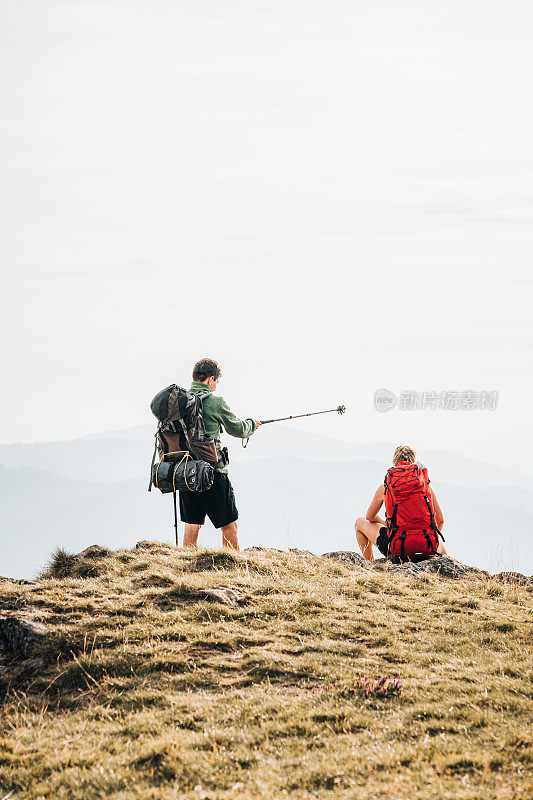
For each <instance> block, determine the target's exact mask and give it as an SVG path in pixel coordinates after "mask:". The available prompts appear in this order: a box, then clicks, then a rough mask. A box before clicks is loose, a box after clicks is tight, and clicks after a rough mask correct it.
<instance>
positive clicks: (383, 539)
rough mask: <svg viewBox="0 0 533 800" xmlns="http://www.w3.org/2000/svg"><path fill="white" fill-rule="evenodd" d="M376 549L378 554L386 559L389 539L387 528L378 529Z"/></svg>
mask: <svg viewBox="0 0 533 800" xmlns="http://www.w3.org/2000/svg"><path fill="white" fill-rule="evenodd" d="M376 547H377V548H378V550H379V552H380V553H381V554H382V555H384V556H385V558H387V556H388V555H389V537H388V536H387V528H385V527H382V528H380V529H379V536H378V538H377V539H376Z"/></svg>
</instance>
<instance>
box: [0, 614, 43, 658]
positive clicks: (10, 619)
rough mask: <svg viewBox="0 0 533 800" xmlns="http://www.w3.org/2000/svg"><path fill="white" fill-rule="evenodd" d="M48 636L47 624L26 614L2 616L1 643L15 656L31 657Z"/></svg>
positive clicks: (0, 621) (0, 627) (0, 625)
mask: <svg viewBox="0 0 533 800" xmlns="http://www.w3.org/2000/svg"><path fill="white" fill-rule="evenodd" d="M45 636H46V625H44V624H43V623H42V622H38V621H37V620H36V619H33V618H32V617H30V616H27V615H25V614H9V615H8V614H6V615H3V616H0V643H1V644H2V645H3V647H4V649H5V650H6V651H7V652H9V653H12V654H13V655H15V656H21V657H22V658H25V659H27V658H30V657H31V656H32V655H33V653H34V651H35V649H36V648H37V647H38V645H39V644H40V643H41V642H42V640H43V639H44V637H45Z"/></svg>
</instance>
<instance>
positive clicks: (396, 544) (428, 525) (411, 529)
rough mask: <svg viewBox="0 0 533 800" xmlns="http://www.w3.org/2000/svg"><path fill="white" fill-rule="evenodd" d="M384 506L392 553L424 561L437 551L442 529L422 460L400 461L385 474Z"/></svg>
mask: <svg viewBox="0 0 533 800" xmlns="http://www.w3.org/2000/svg"><path fill="white" fill-rule="evenodd" d="M384 485H385V509H386V513H387V536H388V539H389V554H390V555H393V556H396V557H397V558H400V559H401V560H402V561H422V560H423V559H425V558H429V557H430V556H432V555H434V554H435V553H436V552H437V549H438V547H439V536H440V537H441V538H442V540H443V541H444V537H443V536H442V534H441V533H440V532H439V530H438V528H437V525H436V523H435V509H434V508H433V499H432V497H431V491H430V488H429V478H428V471H427V469H426V468H425V467H424V466H422V464H419V463H416V464H411V463H409V462H408V461H400V462H398V464H396V466H394V467H391V468H390V469H389V470H388V472H387V474H386V475H385V481H384Z"/></svg>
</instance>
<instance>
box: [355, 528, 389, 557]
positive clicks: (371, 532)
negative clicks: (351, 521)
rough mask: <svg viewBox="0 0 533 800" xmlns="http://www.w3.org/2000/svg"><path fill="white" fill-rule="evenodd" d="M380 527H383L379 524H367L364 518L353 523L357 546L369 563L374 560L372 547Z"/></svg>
mask: <svg viewBox="0 0 533 800" xmlns="http://www.w3.org/2000/svg"><path fill="white" fill-rule="evenodd" d="M382 527H383V526H382V524H381V522H369V521H368V520H367V519H365V518H364V517H359V518H358V519H357V520H356V521H355V536H356V538H357V544H358V545H359V548H360V550H361V553H362V554H363V556H364V557H365V558H367V559H368V560H369V561H373V560H374V553H373V551H372V545H375V544H376V541H377V538H378V536H379V529H380V528H382Z"/></svg>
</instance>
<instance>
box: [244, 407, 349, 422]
mask: <svg viewBox="0 0 533 800" xmlns="http://www.w3.org/2000/svg"><path fill="white" fill-rule="evenodd" d="M334 411H336V412H337V414H344V412H345V411H346V406H337V408H329V409H328V410H327V411H310V412H309V414H293V415H292V416H290V417H278V419H260V420H259V422H260V423H261V425H268V424H269V423H270V422H285V420H288V419H300V417H315V416H316V415H317V414H332V413H333V412H334Z"/></svg>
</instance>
